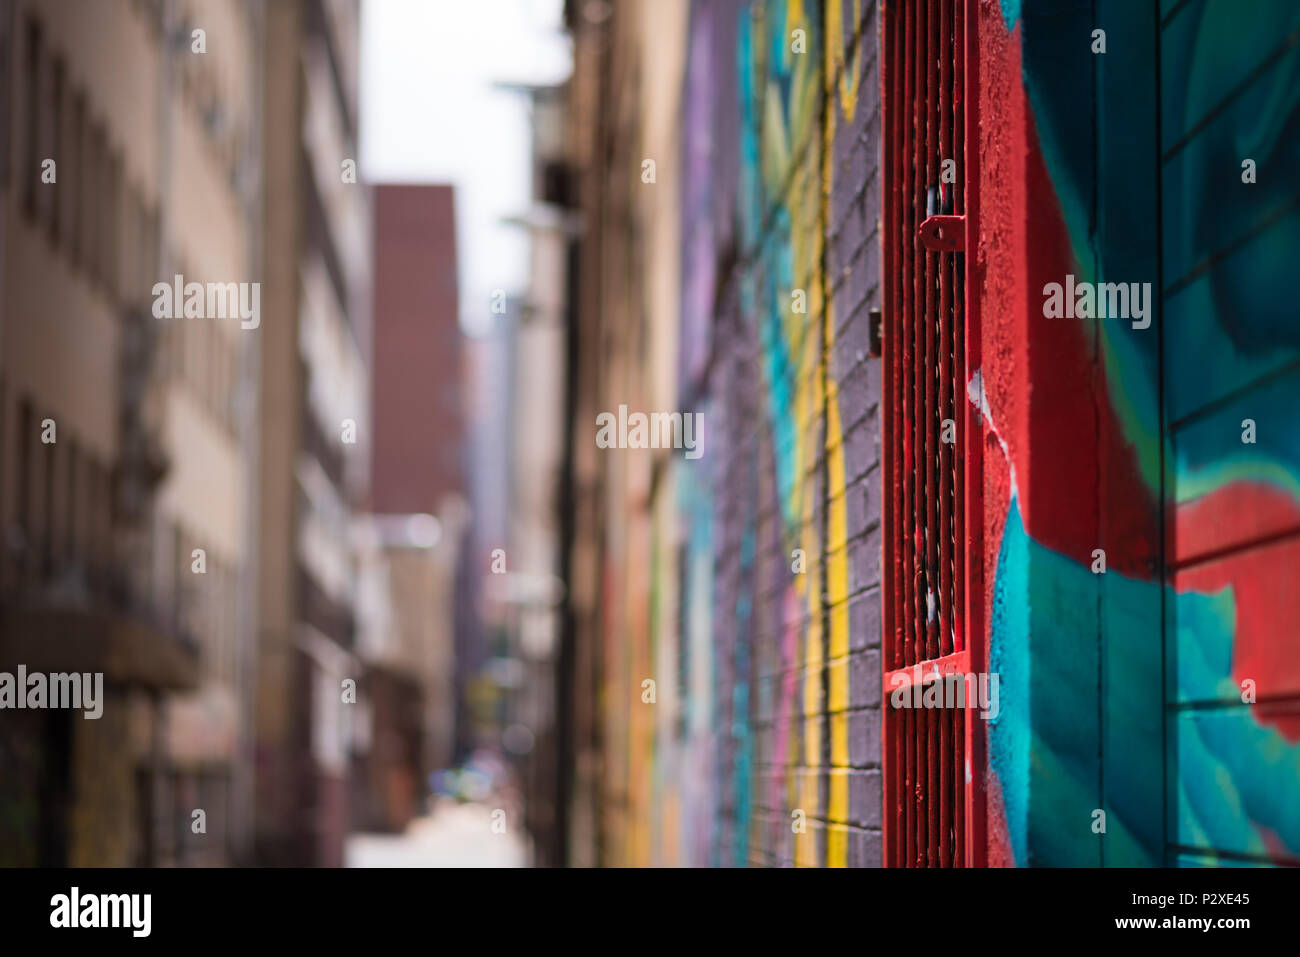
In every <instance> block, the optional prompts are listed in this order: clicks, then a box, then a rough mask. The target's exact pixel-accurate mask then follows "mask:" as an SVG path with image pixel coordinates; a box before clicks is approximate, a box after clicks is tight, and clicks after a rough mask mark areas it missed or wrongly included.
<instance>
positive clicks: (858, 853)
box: [656, 0, 880, 866]
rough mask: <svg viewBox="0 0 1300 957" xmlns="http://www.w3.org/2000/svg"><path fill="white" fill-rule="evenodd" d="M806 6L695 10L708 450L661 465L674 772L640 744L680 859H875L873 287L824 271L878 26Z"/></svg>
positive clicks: (690, 188) (689, 376)
mask: <svg viewBox="0 0 1300 957" xmlns="http://www.w3.org/2000/svg"><path fill="white" fill-rule="evenodd" d="M822 7H823V5H822V4H820V3H801V2H797V0H791V2H788V3H787V2H771V3H755V4H740V3H733V4H717V3H696V4H693V6H692V17H691V26H690V33H689V41H688V50H689V55H688V62H687V73H686V82H685V86H684V90H683V97H682V102H683V110H684V121H683V127H684V141H683V157H684V167H685V172H686V179H685V181H684V189H683V206H682V231H683V260H682V302H681V310H682V311H681V324H682V334H681V338H680V341H681V350H682V355H681V361H680V364H679V367H680V369H681V370H682V378H681V385H680V391H681V402H682V405H683V407H694V406H696V405H698V403H699V402H700V401H701V400H702V399H707V401H708V403H709V407H710V409H711V410H712V415H713V422H714V428H715V434H718V442H719V443H720V445H721V447H722V451H721V452H719V454H718V456H717V457H715V458H714V459H713V460H712V462H711V463H708V464H705V465H703V467H700V468H694V467H690V468H687V467H685V464H684V463H677V465H676V467H675V469H674V475H675V478H676V481H677V502H678V507H679V510H680V515H681V523H680V525H681V527H682V528H683V529H685V530H686V531H685V535H684V549H683V557H682V561H681V580H682V591H681V604H680V609H679V612H678V613H679V618H680V633H681V635H682V641H681V647H680V657H679V661H678V666H679V679H678V681H679V686H680V687H681V689H682V692H683V695H684V701H683V715H684V728H683V730H682V735H683V740H682V742H680V749H681V769H682V770H681V771H680V772H678V771H676V770H675V769H674V768H672V767H671V761H669V762H665V761H663V760H662V758H663V756H664V755H672V754H674V753H676V752H675V749H676V748H677V747H678V742H673V741H657V742H656V756H657V757H658V758H660V759H661V760H659V762H658V767H659V774H660V777H661V779H662V780H663V782H664V784H663V786H664V787H666V788H667V789H669V790H672V789H674V788H679V789H680V793H681V805H682V807H683V808H684V814H685V818H686V820H687V821H688V822H691V823H688V825H687V826H686V827H685V828H684V833H683V836H682V847H681V853H680V854H677V855H675V856H674V857H675V859H676V860H677V861H679V862H680V863H694V864H722V865H727V866H743V865H746V864H752V863H761V864H794V865H801V866H802V865H817V864H827V865H832V866H844V865H846V864H849V863H877V862H878V860H879V845H880V838H879V800H880V799H879V778H878V750H879V745H878V741H877V732H876V731H875V730H873V729H874V728H878V717H877V715H876V713H875V705H876V703H877V702H878V689H879V663H878V658H875V657H873V656H872V649H874V648H876V647H877V646H878V641H879V636H878V626H876V625H874V624H873V623H874V622H878V616H877V615H874V614H872V610H873V609H869V607H868V606H870V605H871V604H872V603H874V602H876V601H878V598H877V597H876V596H875V593H874V588H875V587H876V583H877V579H878V568H879V555H878V539H876V538H874V537H873V534H874V529H875V527H876V525H877V523H878V522H877V519H878V516H877V514H876V512H877V507H876V506H875V504H874V503H875V502H878V500H879V498H878V495H877V494H875V492H874V489H873V490H870V491H869V489H868V486H869V484H870V483H871V482H873V481H875V479H874V476H872V475H871V474H870V470H871V468H872V466H873V465H874V455H875V452H876V441H875V437H874V436H875V420H874V414H873V413H874V408H875V404H876V401H877V399H878V384H877V383H878V378H877V374H876V373H875V372H874V371H873V370H872V369H871V368H870V363H872V362H874V361H875V360H871V359H869V358H868V357H867V356H866V351H867V350H866V339H867V329H866V324H867V318H866V313H867V311H868V310H869V308H870V306H871V305H872V304H873V303H874V297H875V296H876V295H877V291H876V289H875V287H874V285H871V284H867V285H863V284H861V282H860V279H861V274H859V275H858V277H856V278H855V281H854V283H853V284H852V287H851V288H849V286H848V285H845V286H844V288H839V287H838V286H837V284H836V283H835V282H833V281H832V279H831V276H830V271H831V268H832V265H833V262H834V261H835V259H836V257H841V259H842V260H843V261H842V263H841V264H842V265H847V264H848V261H849V258H855V259H857V260H859V262H858V265H859V266H860V267H861V266H863V265H864V262H865V261H867V260H870V261H872V262H874V261H875V260H876V257H877V255H878V254H877V252H876V249H875V246H874V245H872V243H871V242H870V239H871V236H872V235H873V230H874V220H875V218H876V215H877V213H876V212H875V211H874V210H875V207H874V206H873V207H872V209H871V210H867V209H865V208H864V204H869V203H874V202H875V195H874V192H873V191H871V190H865V189H864V187H865V186H866V182H865V180H866V179H868V178H870V177H874V175H875V173H874V168H875V162H876V160H875V155H874V152H873V151H872V148H871V147H872V144H873V143H874V142H875V140H874V139H872V138H871V137H869V136H868V131H869V130H870V129H871V128H872V127H873V125H874V124H876V123H877V122H878V117H877V116H876V115H875V114H873V113H872V112H870V110H868V111H867V112H866V113H865V115H863V114H862V112H861V111H860V110H859V109H858V108H859V106H860V105H862V104H861V103H860V101H862V102H865V101H867V100H870V103H867V104H866V105H867V106H868V107H871V106H874V103H875V80H874V76H875V74H874V70H875V56H874V49H875V43H876V34H875V28H874V21H872V20H871V19H869V18H868V19H864V18H863V17H862V15H861V14H862V6H861V4H860V3H853V4H852V8H853V9H852V11H851V12H850V13H849V14H848V16H849V17H851V18H852V19H851V20H849V19H846V16H845V13H844V11H843V10H842V9H841V5H840V4H839V3H832V4H829V5H827V6H826V9H825V23H823V21H822V16H823V9H822ZM828 37H829V38H832V39H833V42H831V40H828ZM736 117H738V118H739V122H738V123H736V120H735V118H736ZM872 135H873V136H874V134H872ZM869 140H870V141H869ZM850 163H851V165H852V169H849V166H850ZM841 166H842V167H844V168H845V170H846V172H847V173H848V174H849V175H851V176H855V177H856V181H855V182H854V184H853V186H852V188H840V189H839V190H838V191H837V190H836V189H835V188H834V185H833V180H834V177H835V175H836V172H837V169H838V168H839V167H841ZM833 244H834V248H833V249H832V248H831V246H832V245H833ZM874 268H875V271H876V272H877V273H878V265H876V266H875V267H874ZM840 301H843V302H844V303H851V306H850V307H849V308H848V312H849V313H850V315H851V319H850V321H846V322H839V321H837V318H836V317H837V311H836V304H837V303H838V302H840ZM846 426H848V428H846ZM851 619H856V621H857V624H858V626H859V628H858V634H857V635H856V636H854V640H851V638H850V636H851V631H852V629H851V628H850V622H851ZM873 694H875V695H876V697H875V698H873V697H872V695H873ZM851 742H852V745H851Z"/></svg>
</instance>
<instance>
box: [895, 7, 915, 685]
mask: <svg viewBox="0 0 1300 957" xmlns="http://www.w3.org/2000/svg"><path fill="white" fill-rule="evenodd" d="M908 12H909V13H910V14H911V16H908V15H907V13H905V14H904V17H903V30H902V33H903V41H902V45H903V104H902V105H903V110H901V111H900V114H901V120H902V125H903V137H902V143H903V153H902V157H901V163H900V166H901V167H902V173H903V194H902V203H901V205H902V207H903V208H902V213H903V215H902V230H901V233H902V235H901V236H900V237H899V239H900V242H899V246H900V248H901V250H902V258H903V269H902V273H901V275H900V277H899V278H900V282H899V287H900V289H901V292H902V300H903V310H902V313H901V316H900V318H901V320H902V321H901V325H902V330H901V335H902V338H903V381H902V386H903V401H902V405H903V417H902V425H903V428H902V429H901V430H900V431H899V439H900V440H901V442H902V453H903V463H902V465H903V508H902V512H901V513H900V514H899V521H900V523H901V529H902V536H903V542H902V545H903V581H902V585H903V589H902V591H903V595H902V597H903V606H902V608H901V609H900V612H901V614H902V615H903V616H904V619H905V621H906V625H905V630H904V646H903V660H902V664H904V665H910V664H913V663H914V662H915V661H916V652H915V641H916V602H915V599H914V598H913V592H914V589H915V577H916V570H915V563H914V560H913V559H914V555H913V547H912V543H913V538H914V525H915V514H914V511H915V510H914V504H913V502H914V492H915V465H914V463H913V461H912V459H913V455H914V452H913V436H912V432H911V428H910V424H911V423H912V422H914V421H916V401H915V398H914V396H913V385H912V383H913V372H914V368H913V367H914V364H915V361H916V360H915V358H914V357H913V354H912V353H913V348H914V346H915V343H916V335H915V332H914V330H913V328H912V326H913V323H914V322H915V317H914V316H913V314H912V311H913V308H914V302H915V299H914V296H915V290H914V288H913V271H914V269H915V268H916V262H915V260H916V244H915V240H914V238H913V233H914V231H915V229H916V222H915V209H916V187H915V180H916V160H915V157H914V153H915V149H914V144H915V139H916V137H915V133H916V126H915V124H916V110H915V105H914V103H913V101H914V99H915V97H916V77H915V63H914V62H913V61H914V59H915V49H914V43H913V39H912V38H913V36H914V35H915V28H916V20H915V13H916V11H915V7H912V8H911V10H910V11H908ZM904 111H905V112H904Z"/></svg>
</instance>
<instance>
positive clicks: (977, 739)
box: [964, 0, 988, 866]
mask: <svg viewBox="0 0 1300 957" xmlns="http://www.w3.org/2000/svg"><path fill="white" fill-rule="evenodd" d="M965 2H966V9H965V17H966V20H965V31H964V33H965V36H964V42H965V51H964V52H965V63H964V69H965V76H964V86H965V89H966V91H967V92H968V94H969V95H968V96H967V97H966V100H965V103H966V114H965V117H964V123H965V136H966V156H965V159H966V187H967V188H966V249H967V250H968V251H969V252H970V253H971V254H970V255H967V256H965V265H966V276H965V280H966V281H965V288H966V291H967V299H966V328H965V334H966V342H965V345H966V348H965V355H966V368H967V369H968V370H969V369H978V368H980V314H979V313H980V297H979V292H978V289H979V287H978V285H977V277H976V275H975V262H976V260H977V258H978V257H977V256H975V255H973V253H974V252H975V250H976V248H977V243H978V241H979V231H978V229H977V224H978V222H979V190H980V178H979V144H978V135H979V124H978V117H979V112H978V106H979V96H978V91H979V44H978V40H977V31H978V23H979V20H978V17H979V5H978V0H965ZM967 408H968V409H969V408H970V404H969V403H968V405H967ZM967 419H968V424H969V425H970V427H971V428H970V432H969V433H968V434H967V436H966V446H965V453H966V461H965V463H964V465H965V483H966V487H965V490H964V491H965V495H966V503H965V509H966V515H967V516H968V518H967V521H968V523H969V526H968V528H967V532H966V540H967V548H968V552H969V554H970V555H971V556H972V559H971V561H970V562H969V563H968V571H967V577H966V623H967V628H968V635H969V639H970V649H971V655H970V660H971V670H972V671H977V672H980V671H986V670H987V669H988V655H987V651H986V649H985V646H984V618H983V615H984V584H983V581H984V567H983V562H982V560H981V556H982V555H983V544H984V543H983V538H984V528H983V518H984V511H983V496H982V485H981V483H982V472H981V467H982V446H983V426H982V424H981V422H980V420H979V417H978V414H970V415H968V416H967ZM977 713H978V709H977V708H972V707H967V709H966V740H967V749H966V761H967V766H968V769H969V771H968V774H967V780H968V781H969V782H970V783H969V785H968V787H967V789H966V817H967V820H968V822H969V825H970V826H969V828H968V837H967V841H968V848H969V849H968V852H967V855H966V856H967V861H968V863H969V864H970V865H971V866H980V865H981V864H983V863H984V860H985V859H986V856H987V850H988V845H987V840H986V826H985V821H984V808H985V794H984V790H985V775H984V729H983V728H982V727H979V728H977V727H976V725H977V724H978V723H980V721H981V719H980V718H979V717H978V716H977Z"/></svg>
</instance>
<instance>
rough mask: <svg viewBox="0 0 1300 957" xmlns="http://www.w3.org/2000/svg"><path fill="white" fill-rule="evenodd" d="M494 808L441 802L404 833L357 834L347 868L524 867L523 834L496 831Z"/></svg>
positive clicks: (351, 842) (347, 853) (347, 856)
mask: <svg viewBox="0 0 1300 957" xmlns="http://www.w3.org/2000/svg"><path fill="white" fill-rule="evenodd" d="M494 807H495V806H494V805H492V804H458V803H456V802H455V801H452V800H448V799H445V798H442V799H438V804H437V806H436V807H435V809H434V811H433V813H431V814H426V815H423V816H421V817H418V818H416V819H415V820H413V821H412V822H411V823H410V824H409V825H408V826H407V828H406V831H405V832H404V833H402V834H353V835H352V836H351V837H349V838H348V840H347V845H346V848H345V850H344V863H345V865H346V866H347V867H523V866H524V864H525V854H524V844H523V841H522V839H521V836H520V835H519V834H518V833H517V832H515V831H512V830H509V829H507V830H506V832H505V833H504V834H494V833H493V832H492V811H493V810H494Z"/></svg>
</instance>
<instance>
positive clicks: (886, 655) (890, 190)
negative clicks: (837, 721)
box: [879, 4, 898, 867]
mask: <svg viewBox="0 0 1300 957" xmlns="http://www.w3.org/2000/svg"><path fill="white" fill-rule="evenodd" d="M893 23H894V8H893V4H884V5H883V6H882V9H881V10H880V29H881V33H880V57H879V62H880V103H881V131H882V133H883V134H884V136H885V147H884V149H882V150H881V158H880V167H881V168H880V174H881V183H882V189H881V225H882V232H883V244H882V247H881V268H882V269H883V270H884V275H885V276H892V275H893V274H894V270H895V269H896V268H897V266H896V265H895V263H896V257H895V255H894V248H893V224H894V217H895V216H896V215H897V212H896V210H897V209H898V203H897V201H896V199H895V195H894V189H895V187H894V182H895V180H894V177H895V169H896V168H897V164H896V163H895V161H894V153H893V148H894V144H895V143H896V142H897V140H896V139H895V133H894V126H893V124H894V116H895V111H894V108H893V102H892V100H891V97H892V95H893V67H894V63H895V62H897V61H896V60H895V58H894V56H893V50H892V49H891V46H890V45H891V44H892V43H893V42H894V39H893V37H894V26H893ZM892 296H893V289H892V288H891V286H890V283H889V282H888V281H886V283H885V291H884V296H883V300H882V301H883V302H884V313H883V316H882V318H881V328H880V370H881V382H882V389H881V395H880V422H881V431H882V432H883V435H882V436H881V449H880V455H881V468H880V476H881V478H880V483H881V488H880V522H881V532H882V537H883V538H884V542H885V554H884V555H883V556H882V558H883V560H882V561H881V569H880V574H881V583H880V621H881V625H882V628H881V634H880V640H881V646H882V647H881V660H882V661H883V662H884V665H885V667H886V668H888V667H889V666H890V664H891V663H892V662H893V660H894V648H895V645H896V643H897V641H896V639H895V637H894V625H895V621H896V619H895V616H894V605H895V603H894V587H895V583H896V582H897V581H898V574H897V564H898V552H897V550H896V548H895V547H894V546H895V541H894V525H895V523H896V522H897V518H896V511H895V508H894V489H895V488H896V487H897V486H896V485H895V483H894V462H895V459H896V458H897V457H896V456H895V455H894V436H895V435H896V434H897V432H896V426H895V422H894V414H895V413H894V408H895V405H896V403H895V401H894V382H895V380H896V378H897V376H896V373H895V370H894V357H895V356H896V355H897V354H898V349H897V346H896V345H895V343H894V335H895V333H894V330H895V328H896V325H897V324H896V323H895V321H894V317H895V316H896V315H897V313H896V311H895V303H894V301H893V298H892ZM889 710H890V709H889V707H888V706H887V705H886V706H885V707H884V709H883V714H882V718H883V720H882V722H881V734H880V738H881V740H880V777H881V782H882V785H881V796H882V807H881V823H882V824H883V827H882V833H881V844H882V848H881V851H882V856H883V863H884V865H885V866H886V867H889V866H891V865H893V864H894V863H895V860H894V844H895V842H896V841H897V839H898V838H897V832H896V830H895V828H896V824H895V822H894V814H893V806H894V805H893V802H894V773H895V769H896V767H897V765H896V764H895V762H894V759H893V757H894V722H893V721H892V720H890V717H889Z"/></svg>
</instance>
